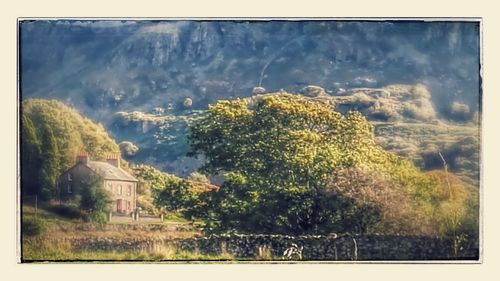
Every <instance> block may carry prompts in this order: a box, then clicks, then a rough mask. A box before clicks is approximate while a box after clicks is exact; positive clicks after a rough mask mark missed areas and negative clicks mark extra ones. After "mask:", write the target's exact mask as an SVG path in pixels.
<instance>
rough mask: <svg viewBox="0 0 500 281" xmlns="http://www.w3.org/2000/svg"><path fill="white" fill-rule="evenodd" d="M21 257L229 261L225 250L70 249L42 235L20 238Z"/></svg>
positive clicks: (32, 259) (66, 244)
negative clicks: (210, 253)
mask: <svg viewBox="0 0 500 281" xmlns="http://www.w3.org/2000/svg"><path fill="white" fill-rule="evenodd" d="M22 260H23V261H25V262H37V261H53V262H65V261H231V260H235V258H234V257H233V256H232V255H230V254H228V253H222V254H220V255H205V254H201V253H199V252H188V251H180V250H178V249H177V248H176V247H175V246H174V245H165V246H161V247H155V248H154V249H152V250H124V251H105V250H96V251H89V250H80V251H79V250H74V249H73V248H72V247H71V245H70V243H69V242H64V241H63V242H61V241H57V242H56V241H55V240H46V239H44V238H43V237H37V238H32V239H24V240H23V251H22Z"/></svg>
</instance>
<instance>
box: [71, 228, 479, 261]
mask: <svg viewBox="0 0 500 281" xmlns="http://www.w3.org/2000/svg"><path fill="white" fill-rule="evenodd" d="M72 243H73V244H74V247H75V248H76V249H77V250H83V249H86V250H114V251H120V250H154V249H158V248H161V247H162V246H168V245H170V246H175V247H176V248H177V249H178V250H180V251H190V252H199V253H201V254H206V255H220V254H223V253H228V254H230V255H232V256H234V257H235V258H236V259H241V260H252V259H258V258H259V257H258V256H259V249H260V252H262V249H266V250H267V251H269V252H270V253H271V255H272V256H273V257H274V259H281V258H282V256H283V253H284V251H285V250H286V249H288V248H290V247H292V245H296V246H297V248H302V251H301V255H302V260H308V261H405V260H409V261H418V260H422V261H432V260H478V258H479V250H478V247H477V245H476V244H475V243H473V242H469V243H464V244H462V245H459V247H454V242H453V239H452V238H440V237H425V236H398V235H354V236H351V235H340V236H287V235H243V234H231V235H212V236H208V237H200V238H188V239H173V240H151V239H149V240H147V239H141V238H135V239H127V240H117V239H110V238H92V239H90V238H89V239H80V240H78V241H73V242H72ZM455 248H457V249H456V250H455Z"/></svg>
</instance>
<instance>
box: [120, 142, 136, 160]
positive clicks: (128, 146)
mask: <svg viewBox="0 0 500 281" xmlns="http://www.w3.org/2000/svg"><path fill="white" fill-rule="evenodd" d="M118 146H119V147H120V151H121V153H122V155H123V156H124V157H126V156H134V155H135V154H136V153H137V151H139V147H137V146H136V145H135V144H133V143H132V142H130V141H122V142H121V143H120V144H119V145H118Z"/></svg>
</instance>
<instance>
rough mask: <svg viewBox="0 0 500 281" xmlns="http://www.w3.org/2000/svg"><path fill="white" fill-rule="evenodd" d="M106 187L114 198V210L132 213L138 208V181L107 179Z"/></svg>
mask: <svg viewBox="0 0 500 281" xmlns="http://www.w3.org/2000/svg"><path fill="white" fill-rule="evenodd" d="M104 188H105V189H106V190H107V191H108V192H109V194H110V195H111V198H112V200H113V203H112V210H113V212H115V213H126V214H130V213H132V212H133V211H134V210H135V208H136V198H137V183H136V182H129V181H119V180H105V181H104Z"/></svg>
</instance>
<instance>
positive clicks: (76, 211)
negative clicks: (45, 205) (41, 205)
mask: <svg viewBox="0 0 500 281" xmlns="http://www.w3.org/2000/svg"><path fill="white" fill-rule="evenodd" d="M50 211H51V212H53V213H56V214H58V215H59V216H61V217H65V218H68V219H78V218H81V215H82V214H81V212H80V208H79V207H78V206H75V205H54V206H52V207H50Z"/></svg>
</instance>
